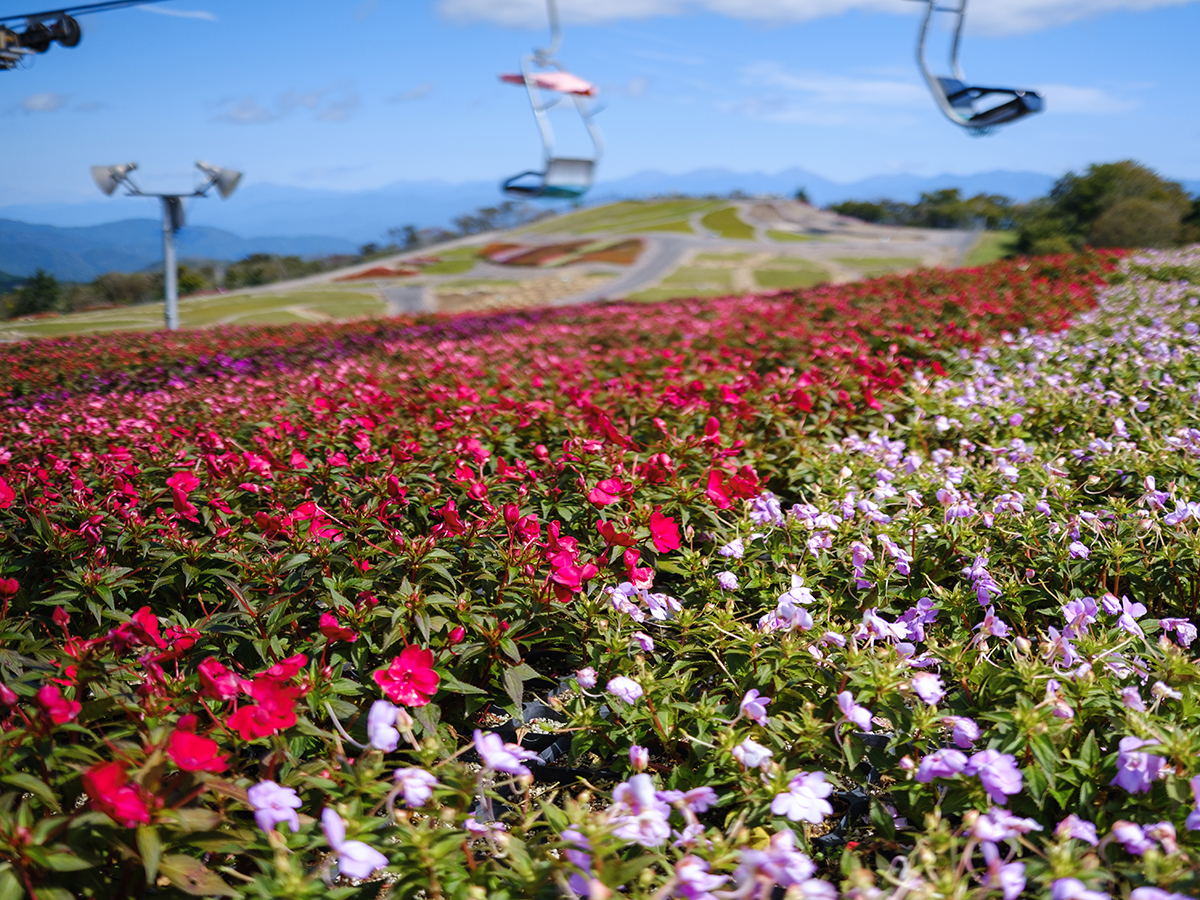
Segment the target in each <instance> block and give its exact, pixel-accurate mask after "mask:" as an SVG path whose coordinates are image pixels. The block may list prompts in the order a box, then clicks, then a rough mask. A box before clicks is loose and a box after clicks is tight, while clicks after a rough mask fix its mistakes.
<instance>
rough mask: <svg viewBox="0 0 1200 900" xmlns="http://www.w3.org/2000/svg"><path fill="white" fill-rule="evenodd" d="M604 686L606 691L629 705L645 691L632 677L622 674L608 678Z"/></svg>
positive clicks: (635, 701)
mask: <svg viewBox="0 0 1200 900" xmlns="http://www.w3.org/2000/svg"><path fill="white" fill-rule="evenodd" d="M605 687H606V688H607V689H608V692H609V693H610V694H612V695H613V696H614V697H616V698H617V699H618V700H620V701H621V702H622V703H628V704H630V705H631V706H632V705H633V704H634V703H637V701H638V698H640V697H641V696H642V694H643V693H645V692H644V691H643V690H642V686H641V685H640V684H638V683H637V682H636V681H634V680H633V679H632V678H626V677H625V676H624V675H618V676H617V677H616V678H612V679H609V682H608V684H607V685H605Z"/></svg>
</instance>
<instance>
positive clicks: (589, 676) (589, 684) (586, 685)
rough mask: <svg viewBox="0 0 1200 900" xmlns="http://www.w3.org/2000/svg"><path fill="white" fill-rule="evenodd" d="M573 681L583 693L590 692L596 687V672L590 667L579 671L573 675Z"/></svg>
mask: <svg viewBox="0 0 1200 900" xmlns="http://www.w3.org/2000/svg"><path fill="white" fill-rule="evenodd" d="M575 681H576V682H577V683H578V684H579V686H580V687H581V688H583V689H584V690H585V691H590V690H591V689H592V688H594V687H595V686H596V670H595V669H593V668H592V667H591V666H588V667H587V668H586V669H580V670H579V671H578V672H576V673H575Z"/></svg>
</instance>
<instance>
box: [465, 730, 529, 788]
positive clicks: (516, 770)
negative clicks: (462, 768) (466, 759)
mask: <svg viewBox="0 0 1200 900" xmlns="http://www.w3.org/2000/svg"><path fill="white" fill-rule="evenodd" d="M475 752H476V753H478V754H479V759H480V760H481V761H482V762H483V765H484V767H485V768H488V769H491V770H492V771H494V772H503V773H504V774H506V775H516V776H525V775H529V774H530V772H529V769H527V768H526V767H525V766H524V765H522V763H523V762H524V761H525V760H530V759H537V758H538V755H537V754H536V753H534V752H533V751H532V750H526V749H525V748H523V747H520V746H518V745H517V744H506V743H505V742H504V739H503V738H501V737H500V735H498V734H493V733H492V732H490V731H489V732H488V733H487V734H484V733H483V732H482V731H480V730H479V729H478V728H476V729H475Z"/></svg>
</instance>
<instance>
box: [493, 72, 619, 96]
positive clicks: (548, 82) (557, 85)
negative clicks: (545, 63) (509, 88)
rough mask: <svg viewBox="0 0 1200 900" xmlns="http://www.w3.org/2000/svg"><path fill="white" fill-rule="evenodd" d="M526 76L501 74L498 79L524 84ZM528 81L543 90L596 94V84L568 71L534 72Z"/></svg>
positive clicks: (561, 92)
mask: <svg viewBox="0 0 1200 900" xmlns="http://www.w3.org/2000/svg"><path fill="white" fill-rule="evenodd" d="M525 78H526V76H525V75H522V74H519V73H518V74H511V75H501V76H500V80H501V81H503V82H504V83H505V84H516V85H520V86H522V87H524V86H525V84H526V80H525ZM529 81H531V82H532V83H533V85H534V86H535V87H539V88H541V89H542V90H544V91H557V92H558V93H560V94H577V95H579V96H580V97H594V96H596V86H595V85H594V84H592V83H591V82H590V81H584V80H583V79H582V78H580V77H579V76H578V75H572V74H571V73H570V72H561V71H555V72H534V73H531V74H530V75H529Z"/></svg>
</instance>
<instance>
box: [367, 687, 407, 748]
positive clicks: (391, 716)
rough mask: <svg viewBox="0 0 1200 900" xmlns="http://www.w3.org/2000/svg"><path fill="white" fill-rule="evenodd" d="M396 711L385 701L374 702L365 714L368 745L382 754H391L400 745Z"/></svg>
mask: <svg viewBox="0 0 1200 900" xmlns="http://www.w3.org/2000/svg"><path fill="white" fill-rule="evenodd" d="M397 712H398V710H397V709H396V707H394V706H393V705H392V704H390V703H388V701H386V700H376V701H375V702H374V703H372V704H371V711H370V712H368V713H367V740H368V741H369V742H370V745H371V746H372V747H374V748H376V749H377V750H382V751H383V752H384V753H391V752H392V751H393V750H395V749H396V747H398V746H399V745H400V732H399V731H397V730H396V729H395V728H394V727H393V726H394V725H395V724H396V713H397Z"/></svg>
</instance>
